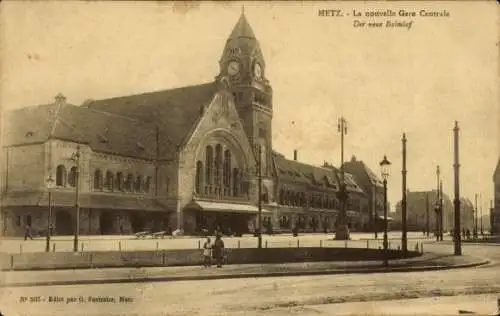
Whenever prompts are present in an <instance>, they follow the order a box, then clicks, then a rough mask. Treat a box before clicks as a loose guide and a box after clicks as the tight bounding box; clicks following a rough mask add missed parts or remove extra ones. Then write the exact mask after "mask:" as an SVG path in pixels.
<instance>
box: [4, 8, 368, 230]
mask: <svg viewBox="0 0 500 316" xmlns="http://www.w3.org/2000/svg"><path fill="white" fill-rule="evenodd" d="M219 65H220V71H219V74H218V75H217V76H216V78H215V80H214V82H211V83H206V84H201V85H196V86H188V87H182V88H177V89H171V90H164V91H157V92H150V93H144V94H139V95H132V96H126V97H116V98H111V99H105V100H88V101H86V102H84V104H82V105H80V106H76V105H72V104H69V103H68V102H67V101H66V98H65V97H64V96H62V95H58V96H56V97H55V101H54V102H53V103H51V104H48V105H41V106H35V107H30V108H24V109H19V110H14V111H11V113H9V115H8V116H7V118H6V119H5V122H6V123H8V124H6V125H7V126H4V125H5V124H3V125H2V127H3V128H4V130H3V133H2V136H3V147H2V157H3V159H2V166H1V168H2V171H3V172H2V179H1V186H2V187H1V189H2V191H1V192H2V213H1V214H2V225H3V226H2V227H3V230H2V233H3V234H7V235H22V234H23V233H24V231H25V228H26V226H29V227H30V229H31V231H32V232H35V233H37V232H38V233H40V234H44V232H46V230H47V226H48V219H49V212H48V210H49V207H48V206H49V203H50V205H51V206H52V221H51V225H52V229H54V233H56V234H59V235H70V234H73V233H74V231H75V229H76V223H77V222H78V223H79V232H80V233H81V234H129V233H134V232H137V231H143V230H151V231H159V230H168V229H170V230H173V229H180V228H182V229H184V230H185V231H186V232H188V233H194V232H199V231H200V230H201V229H209V230H210V229H214V227H215V226H219V225H227V223H228V222H229V223H230V226H231V225H232V227H229V228H230V229H232V230H233V232H234V230H238V232H239V233H245V232H252V231H254V230H255V229H256V227H257V223H256V213H257V212H258V209H257V207H256V206H257V205H258V202H259V195H258V190H259V186H258V183H259V179H261V180H262V192H261V193H262V204H261V206H262V210H263V216H264V218H263V222H264V224H265V225H264V226H265V227H267V228H269V227H271V226H272V227H273V228H274V229H276V230H284V231H287V230H291V229H292V226H293V225H291V224H290V223H291V222H294V223H298V224H300V227H301V229H302V230H304V231H315V230H324V229H327V230H331V229H333V227H334V222H335V220H336V215H337V213H338V201H337V198H336V194H337V192H338V181H339V174H338V171H337V170H336V169H335V168H334V167H332V166H329V167H328V166H324V167H314V166H310V165H306V164H301V163H299V162H296V161H291V160H287V159H285V158H284V156H282V155H279V154H278V153H276V152H274V151H273V144H272V118H273V98H272V94H273V90H272V87H271V84H270V82H269V81H268V80H267V78H266V64H265V60H264V58H263V55H262V52H261V50H260V46H259V42H258V41H257V39H256V38H255V35H254V34H253V31H252V30H251V28H250V25H249V24H248V22H247V20H246V17H245V16H244V15H243V14H242V15H241V17H240V19H239V20H238V22H237V24H236V26H235V27H234V29H233V31H232V33H231V35H230V37H229V39H228V41H227V42H226V46H225V47H224V49H223V53H222V57H221V59H220V62H219ZM19 121H23V122H24V124H23V125H16V124H14V122H19ZM75 155H78V159H76V156H75ZM77 161H78V165H77ZM285 165H286V166H285ZM285 169H286V171H285V173H283V172H284V171H283V170H285ZM259 170H260V175H261V178H259V177H258V175H259V172H258V171H259ZM77 172H78V173H77ZM290 173H292V174H290ZM77 174H78V176H77ZM47 179H52V180H53V182H52V184H54V185H53V186H48V181H47ZM77 180H78V182H77ZM346 181H347V183H348V190H349V192H350V193H351V194H350V198H349V200H348V203H347V208H346V209H347V214H348V216H349V224H350V225H351V228H352V229H355V230H361V229H363V228H364V227H366V226H367V223H369V221H370V213H371V212H370V211H369V208H370V206H369V199H368V198H367V194H366V193H365V192H364V191H363V189H362V188H361V187H360V186H359V185H358V184H357V183H356V181H357V179H356V177H355V176H353V175H351V174H346ZM77 183H78V194H77V190H76V187H77V185H76V184H77ZM290 192H293V193H294V195H293V196H292V195H291V193H290ZM285 194H286V196H285ZM297 194H298V195H297ZM77 196H78V206H79V209H80V212H79V213H80V217H79V220H78V221H77V220H76V209H77V208H76V205H77ZM209 207H211V209H208V208H209ZM285 222H286V224H285ZM231 223H232V224H231ZM234 223H237V225H236V224H235V225H233V224H234ZM226 228H228V227H226ZM218 229H219V228H218ZM221 229H224V227H222V228H221Z"/></svg>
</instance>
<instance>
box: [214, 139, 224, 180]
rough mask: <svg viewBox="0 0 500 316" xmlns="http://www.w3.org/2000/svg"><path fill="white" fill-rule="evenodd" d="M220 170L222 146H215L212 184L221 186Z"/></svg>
mask: <svg viewBox="0 0 500 316" xmlns="http://www.w3.org/2000/svg"><path fill="white" fill-rule="evenodd" d="M221 169H222V146H221V145H220V144H217V145H216V146H215V163H214V184H215V185H217V186H218V185H221V173H222V172H221V171H222V170H221Z"/></svg>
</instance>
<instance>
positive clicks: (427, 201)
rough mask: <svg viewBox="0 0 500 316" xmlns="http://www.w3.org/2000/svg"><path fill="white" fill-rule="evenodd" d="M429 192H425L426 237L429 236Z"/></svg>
mask: <svg viewBox="0 0 500 316" xmlns="http://www.w3.org/2000/svg"><path fill="white" fill-rule="evenodd" d="M429 224H430V223H429V193H426V194H425V232H426V234H427V237H429V230H430V225H429Z"/></svg>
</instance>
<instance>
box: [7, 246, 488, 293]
mask: <svg viewBox="0 0 500 316" xmlns="http://www.w3.org/2000/svg"><path fill="white" fill-rule="evenodd" d="M487 263H488V261H485V260H481V259H480V258H476V257H471V256H460V257H456V256H451V255H442V254H433V253H427V254H424V255H422V256H421V257H417V258H411V259H401V260H394V261H391V262H390V263H389V267H387V268H386V267H384V266H383V265H382V262H380V261H354V262H352V261H351V262H304V263H285V264H242V265H227V266H224V267H223V268H216V267H211V268H204V267H199V266H196V267H192V266H191V267H158V268H109V269H82V270H51V271H12V272H4V273H3V274H2V276H3V278H2V280H0V287H16V286H17V287H19V286H45V285H70V284H71V285H73V284H96V283H97V284H98V283H130V282H168V281H188V280H212V279H234V278H256V277H279V276H300V275H327V274H352V273H387V272H414V271H428V270H442V269H452V268H466V267H474V266H479V265H482V264H487Z"/></svg>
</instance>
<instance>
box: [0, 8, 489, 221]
mask: <svg viewBox="0 0 500 316" xmlns="http://www.w3.org/2000/svg"><path fill="white" fill-rule="evenodd" d="M241 4H242V3H225V4H224V3H223V4H213V3H209V2H206V3H202V4H201V5H190V6H189V7H186V6H184V5H181V4H173V3H161V2H141V3H134V2H122V3H120V2H118V3H116V2H113V3H111V2H68V3H66V2H65V3H63V2H48V3H42V2H23V3H19V2H18V3H14V2H8V3H5V2H4V3H2V5H1V11H0V14H1V19H0V22H1V27H0V32H1V45H0V47H1V59H0V60H1V68H2V71H1V81H0V99H1V104H2V106H3V108H4V109H12V108H18V107H24V106H31V105H37V104H43V103H49V102H51V101H52V100H53V97H54V96H55V95H56V94H57V93H59V92H61V93H63V94H64V95H65V96H66V97H67V98H68V101H69V102H71V103H74V104H80V103H81V102H83V101H84V100H85V99H89V98H92V99H99V98H107V97H113V96H120V95H127V94H134V93H141V92H147V91H154V90H161V89H168V88H174V87H179V86H184V85H190V84H197V83H203V82H209V81H211V80H213V78H214V77H215V76H216V75H217V73H218V71H219V69H218V60H219V58H220V56H221V53H222V49H223V47H224V43H225V41H226V39H227V37H228V36H229V34H230V31H231V29H232V27H233V26H234V24H235V23H236V21H237V20H238V17H239V15H240V12H241ZM319 9H342V10H343V12H344V17H319V16H318V10H319ZM353 9H356V10H358V11H361V12H365V11H368V10H386V9H392V10H394V11H395V12H398V10H401V9H404V10H406V11H413V10H416V12H417V13H418V11H419V10H420V9H426V10H442V9H446V10H447V11H448V12H449V14H450V16H449V17H444V18H436V17H426V18H424V17H418V16H417V17H415V18H412V20H413V24H412V26H411V28H410V29H407V28H385V27H384V28H376V29H368V28H354V27H353V21H354V18H353V17H352V10H353ZM347 13H350V16H347ZM245 14H246V16H247V18H248V20H249V22H250V24H251V25H252V28H253V30H254V32H255V34H256V36H257V37H258V39H259V41H260V44H261V47H262V50H263V54H264V58H265V59H266V63H267V69H266V75H267V77H268V78H269V80H270V81H271V84H272V86H273V88H274V121H273V141H274V147H275V149H276V150H278V151H280V152H282V153H283V154H285V155H286V156H288V157H292V156H293V149H297V150H298V151H299V159H300V160H301V161H303V162H307V163H311V164H322V163H323V161H324V160H327V161H329V162H332V163H334V164H335V165H338V164H339V163H340V137H339V135H338V133H337V128H336V123H337V119H338V117H340V116H344V117H345V118H346V119H347V121H348V123H349V128H348V135H347V137H346V140H345V155H346V158H350V157H351V156H352V155H356V156H357V158H358V159H361V160H363V161H365V162H366V163H367V164H368V165H369V166H370V167H371V168H372V169H373V170H374V171H375V172H377V173H379V167H378V163H379V161H380V160H381V159H382V158H383V156H384V154H387V157H388V158H389V160H391V161H392V163H393V168H392V176H391V178H390V179H389V199H390V202H391V203H392V204H393V205H394V204H395V203H396V202H397V200H399V199H400V197H401V163H402V159H401V136H402V133H403V132H406V134H407V138H408V159H407V166H408V167H407V168H408V187H409V189H410V190H426V189H432V188H435V186H436V175H435V168H436V165H437V164H439V165H441V169H442V175H443V179H444V190H445V192H446V193H447V194H449V195H451V196H453V169H452V164H453V145H452V144H453V143H452V142H453V134H452V129H453V124H454V121H455V120H457V121H459V124H460V127H461V143H460V146H461V148H460V150H461V154H460V159H461V166H462V167H461V193H462V195H464V196H467V197H470V198H471V200H473V198H474V194H475V193H481V195H482V197H483V198H482V200H483V209H484V210H485V213H486V209H487V208H488V207H489V200H490V199H491V198H492V196H493V194H492V192H493V186H492V173H493V170H494V167H495V164H496V162H497V160H498V157H499V152H498V149H499V146H498V144H499V137H498V136H499V133H498V131H499V130H498V122H499V119H498V118H499V112H498V111H497V108H498V104H499V76H498V73H499V72H498V70H499V64H498V61H499V59H498V49H499V47H498V44H497V43H496V40H497V39H498V38H499V31H498V30H499V25H498V21H499V19H498V17H499V10H498V6H496V4H495V2H494V1H492V2H475V3H473V2H465V1H463V2H458V3H453V2H442V3H432V5H430V4H429V3H424V2H407V3H405V2H397V3H395V2H388V3H376V2H369V3H365V2H345V3H340V2H330V3H326V2H325V3H321V2H315V3H310V4H305V3H302V4H299V3H274V4H270V3H265V2H259V3H246V4H245ZM387 19H388V18H378V19H376V20H377V21H380V22H384V23H385V21H386V20H387ZM360 20H362V21H366V22H370V21H375V19H373V18H366V17H362V18H361V19H360ZM392 20H393V21H408V20H410V19H409V18H404V17H394V18H392Z"/></svg>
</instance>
